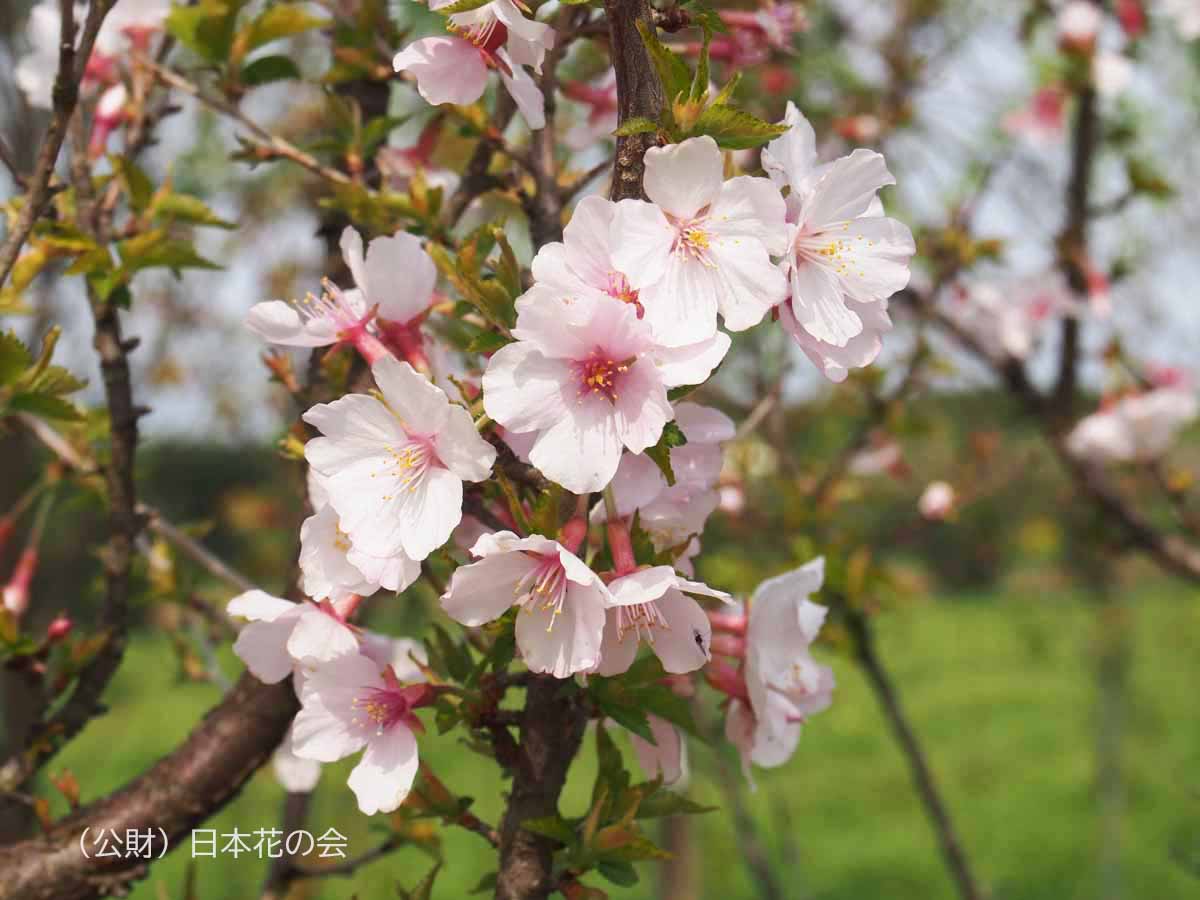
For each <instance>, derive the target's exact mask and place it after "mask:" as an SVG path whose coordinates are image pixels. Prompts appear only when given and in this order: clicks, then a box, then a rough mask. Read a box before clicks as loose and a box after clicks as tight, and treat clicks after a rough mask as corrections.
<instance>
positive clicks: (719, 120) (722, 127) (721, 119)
mask: <svg viewBox="0 0 1200 900" xmlns="http://www.w3.org/2000/svg"><path fill="white" fill-rule="evenodd" d="M785 131H787V126H786V125H775V124H772V123H771V122H764V121H763V120H762V119H760V118H758V117H757V116H752V115H750V113H748V112H743V111H742V110H740V109H734V108H733V107H732V106H724V105H717V104H713V105H712V106H710V107H708V108H707V109H705V110H704V112H702V113H700V118H698V119H697V120H696V124H695V126H694V127H693V129H692V132H691V133H692V135H693V136H695V135H700V134H707V135H709V136H710V137H712V138H713V139H714V140H715V141H716V142H717V146H719V147H721V148H722V149H725V150H747V149H749V148H751V147H758V146H761V145H762V144H765V143H766V142H767V141H770V140H773V139H774V138H777V137H779V136H780V135H781V134H783V133H784V132H785Z"/></svg>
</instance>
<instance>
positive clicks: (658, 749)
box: [629, 713, 688, 786]
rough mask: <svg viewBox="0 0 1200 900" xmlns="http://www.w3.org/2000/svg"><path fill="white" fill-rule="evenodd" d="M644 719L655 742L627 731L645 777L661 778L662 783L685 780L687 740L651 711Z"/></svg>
mask: <svg viewBox="0 0 1200 900" xmlns="http://www.w3.org/2000/svg"><path fill="white" fill-rule="evenodd" d="M646 720H647V721H648V722H649V723H650V733H651V734H652V735H653V736H654V743H651V742H650V741H648V740H646V739H645V738H643V737H641V736H639V735H637V734H634V733H633V732H632V731H631V732H630V733H629V743H630V744H632V745H633V752H634V753H636V754H637V758H638V765H640V766H641V767H642V772H644V773H645V775H646V777H647V778H651V779H653V778H661V779H662V782H663V784H664V785H668V786H670V785H680V784H681V783H682V782H684V781H686V780H687V774H688V757H687V742H686V741H685V740H684V738H683V733H682V732H681V731H680V730H679V729H678V728H676V727H675V726H674V725H672V724H671V723H670V722H668V721H667V720H666V719H663V718H660V717H659V716H656V715H654V714H652V713H651V714H648V715H647V716H646Z"/></svg>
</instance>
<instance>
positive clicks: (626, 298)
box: [605, 271, 646, 319]
mask: <svg viewBox="0 0 1200 900" xmlns="http://www.w3.org/2000/svg"><path fill="white" fill-rule="evenodd" d="M605 292H606V293H607V294H608V296H610V297H615V298H616V299H618V300H620V301H621V302H622V303H632V304H633V308H634V309H636V310H637V314H638V318H639V319H640V318H642V316H644V315H645V314H646V310H645V308H644V307H643V306H642V304H641V301H640V300H639V299H638V293H639V292H638V291H637V290H635V289H634V288H633V287H632V286H630V284H629V279H628V278H626V277H625V275H624V273H622V272H616V271H613V272H609V273H608V286H607V287H606V288H605Z"/></svg>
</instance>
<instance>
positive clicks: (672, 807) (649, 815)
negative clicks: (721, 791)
mask: <svg viewBox="0 0 1200 900" xmlns="http://www.w3.org/2000/svg"><path fill="white" fill-rule="evenodd" d="M719 808H720V807H717V806H703V805H701V804H699V803H697V802H696V801H694V800H689V799H688V798H687V797H685V796H684V795H683V794H680V793H678V792H677V791H662V790H660V791H655V792H654V793H653V794H651V795H650V796H648V797H646V798H645V799H644V800H642V802H641V804H640V805H639V806H638V810H637V818H639V819H660V818H663V817H664V816H698V815H701V814H703V813H708V812H715V811H716V810H717V809H719Z"/></svg>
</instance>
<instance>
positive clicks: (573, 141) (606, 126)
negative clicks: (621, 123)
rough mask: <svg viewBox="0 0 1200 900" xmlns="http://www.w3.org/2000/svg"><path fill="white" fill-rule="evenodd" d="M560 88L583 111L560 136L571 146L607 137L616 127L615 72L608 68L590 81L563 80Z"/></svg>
mask: <svg viewBox="0 0 1200 900" xmlns="http://www.w3.org/2000/svg"><path fill="white" fill-rule="evenodd" d="M562 92H563V94H565V95H566V96H567V97H568V98H569V99H571V100H573V101H575V102H576V103H577V104H579V105H581V106H583V107H584V108H585V109H586V110H587V112H586V114H585V115H584V116H583V118H581V119H580V120H578V121H576V122H575V123H574V124H572V125H571V127H570V129H569V130H568V131H567V134H566V137H565V138H564V139H563V140H564V141H565V142H566V145H567V146H568V147H570V148H571V149H572V150H587V149H588V148H589V147H594V146H596V144H597V142H599V141H605V140H611V139H612V133H613V132H614V131H615V130H616V128H617V73H616V70H615V69H609V70H608V71H606V72H605V73H604V74H603V75H601V76H600V77H599V78H596V79H594V80H592V81H586V82H585V81H565V82H563V84H562Z"/></svg>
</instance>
